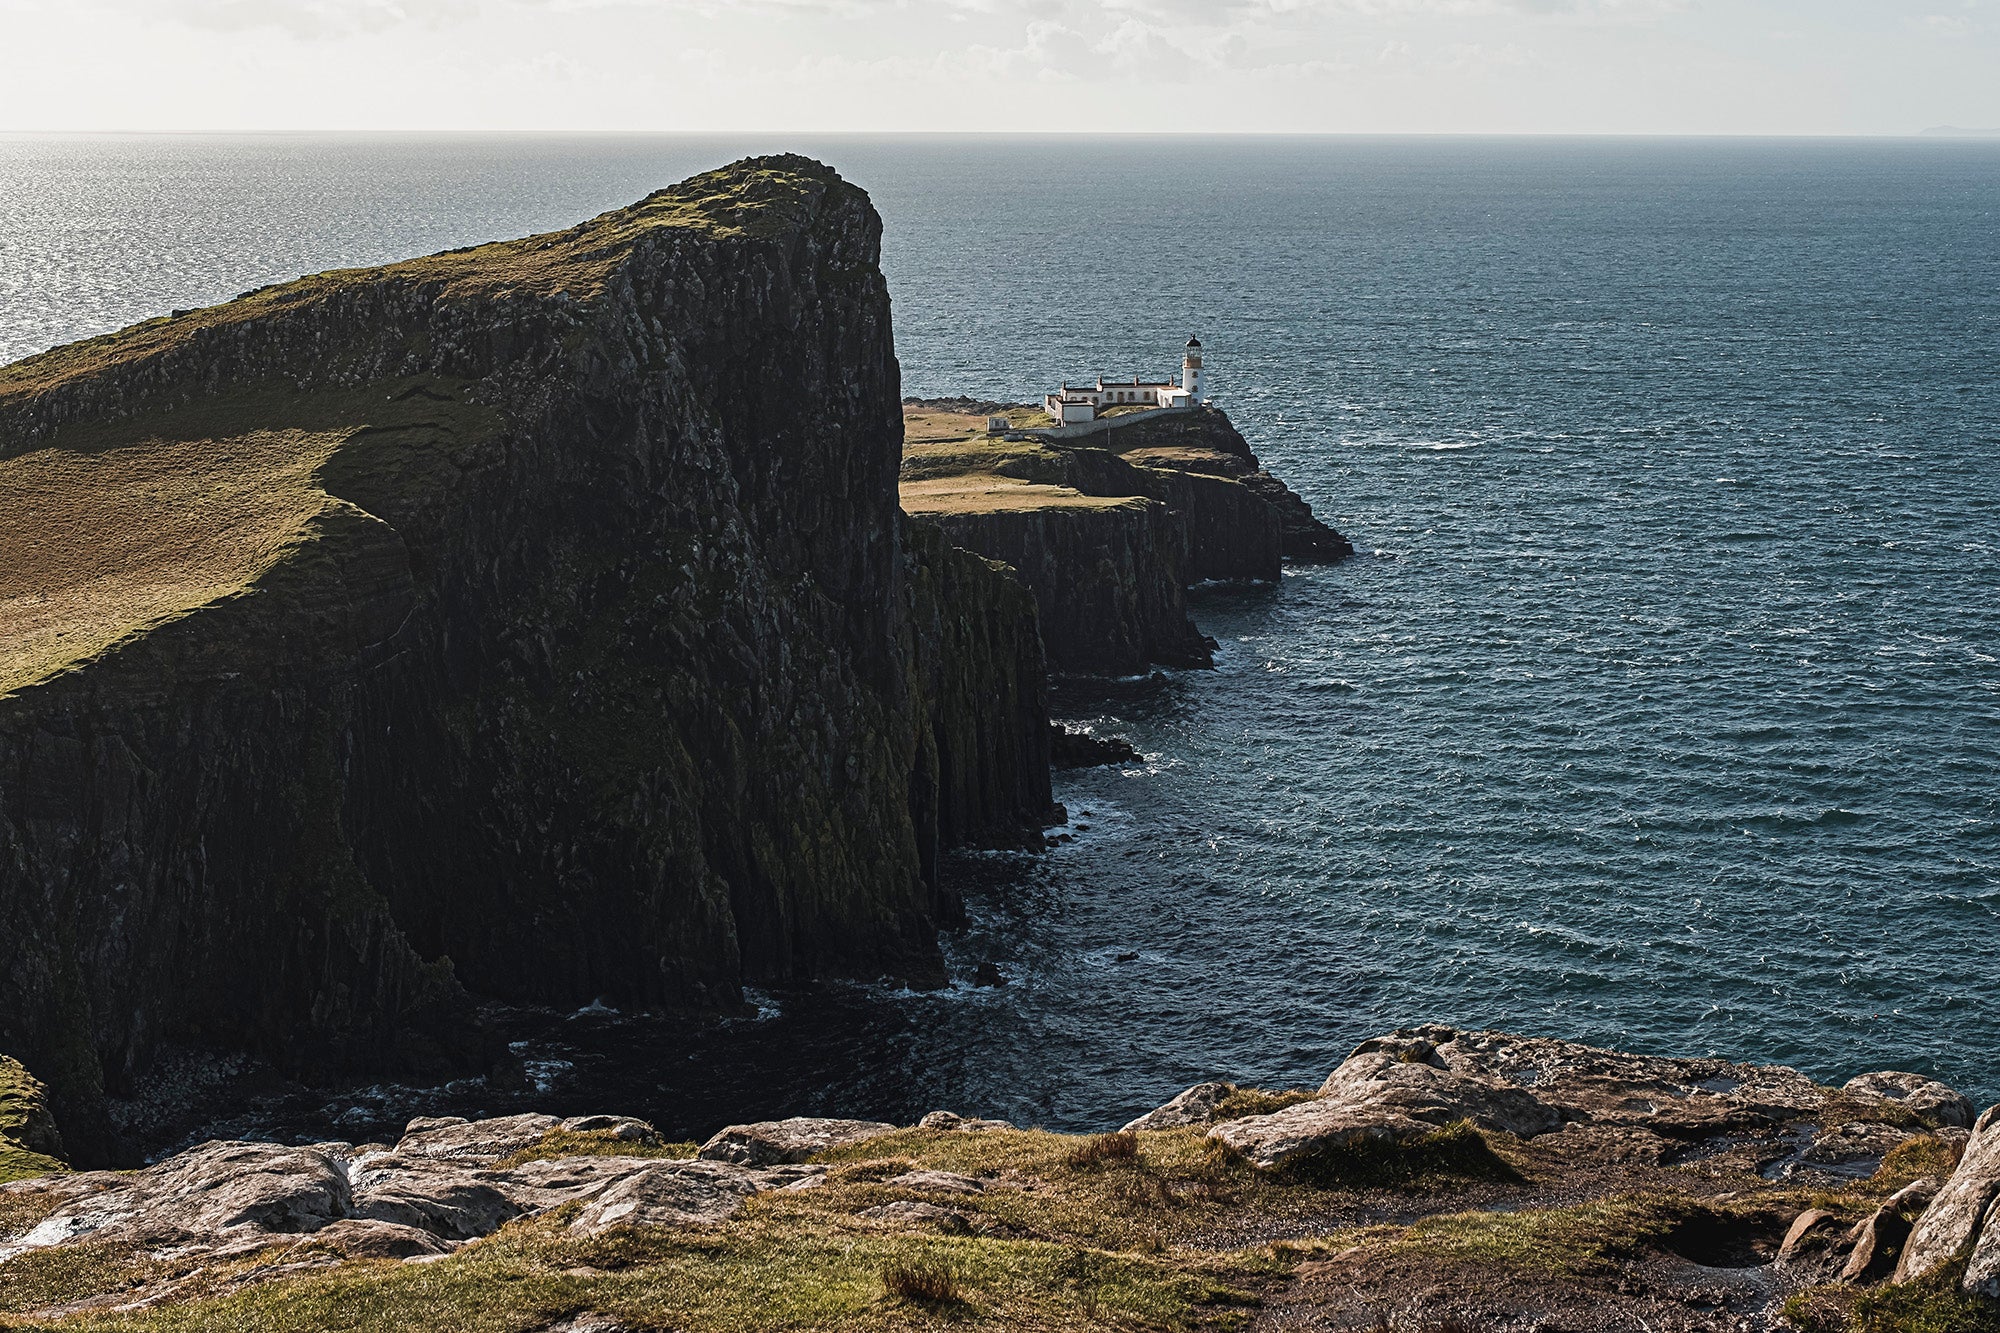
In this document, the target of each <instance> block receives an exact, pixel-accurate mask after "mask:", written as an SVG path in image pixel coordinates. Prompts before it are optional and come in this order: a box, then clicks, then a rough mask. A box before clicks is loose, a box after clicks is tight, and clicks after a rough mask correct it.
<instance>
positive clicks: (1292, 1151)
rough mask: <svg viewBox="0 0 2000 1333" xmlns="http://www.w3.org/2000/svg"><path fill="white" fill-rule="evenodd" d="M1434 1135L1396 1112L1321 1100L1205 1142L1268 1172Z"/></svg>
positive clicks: (1232, 1123) (1223, 1130) (1244, 1123)
mask: <svg viewBox="0 0 2000 1333" xmlns="http://www.w3.org/2000/svg"><path fill="white" fill-rule="evenodd" d="M1437 1130H1438V1126H1436V1125H1433V1124H1428V1123H1426V1122H1424V1121H1421V1120H1412V1119H1411V1118H1410V1117H1409V1116H1406V1115H1402V1114H1399V1113H1397V1112H1394V1111H1386V1110H1381V1109H1378V1108H1375V1107H1370V1106H1355V1105H1352V1104H1349V1103H1346V1102H1342V1101H1337V1100H1334V1099H1331V1098H1320V1099H1315V1100H1313V1101H1309V1102H1300V1103H1298V1104H1297V1105H1295V1106H1287V1107H1285V1108H1284V1109H1283V1110H1281V1111H1273V1112H1271V1113H1270V1114H1269V1115H1253V1116H1244V1117H1243V1118H1241V1119H1238V1120H1226V1121H1224V1122H1223V1123H1221V1124H1219V1125H1217V1126H1216V1127H1215V1128H1214V1129H1211V1130H1210V1131H1209V1132H1208V1137H1209V1138H1211V1139H1213V1140H1214V1141H1215V1142H1217V1143H1219V1144H1221V1145H1222V1146H1223V1147H1225V1148H1228V1149H1230V1150H1231V1151H1232V1152H1236V1153H1240V1154H1242V1156H1243V1157H1244V1158H1245V1159H1246V1160H1248V1161H1249V1162H1251V1163H1252V1164H1254V1165H1256V1166H1260V1167H1263V1168H1264V1169H1265V1170H1267V1171H1271V1170H1276V1169H1278V1168H1280V1167H1283V1166H1286V1165H1289V1164H1290V1163H1292V1162H1293V1161H1295V1160H1300V1159H1304V1158H1309V1157H1313V1156H1317V1155H1318V1154H1321V1153H1324V1152H1328V1151H1331V1150H1333V1149H1336V1148H1349V1147H1353V1146H1355V1145H1356V1144H1361V1143H1369V1142H1380V1143H1401V1142H1405V1141H1407V1140H1409V1139H1414V1138H1419V1137H1421V1136H1423V1135H1425V1134H1434V1133H1436V1132H1437Z"/></svg>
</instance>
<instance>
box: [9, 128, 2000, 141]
mask: <svg viewBox="0 0 2000 1333" xmlns="http://www.w3.org/2000/svg"><path fill="white" fill-rule="evenodd" d="M92 135H99V136H117V137H121V138H154V139H174V138H205V137H216V136H221V135H244V136H252V135H254V136H264V137H271V138H283V137H305V136H310V135H357V136H361V135H371V136H381V137H385V138H386V137H394V136H411V135H454V136H470V135H507V136H518V137H523V138H526V137H537V136H540V137H549V136H557V135H567V136H584V135H588V136H596V137H603V138H638V137H654V138H660V137H683V138H696V137H717V136H733V137H750V136H762V137H770V138H779V137H800V138H822V139H825V138H875V139H1728V140H1740V139H1812V140H1821V139H1926V140H1939V139H1945V140H1949V139H1959V140H1968V139H1969V140H1980V139H2000V127H1996V128H1990V129H1988V128H1970V127H1963V126H1957V125H1934V126H1928V127H1926V128H1924V129H1921V130H1792V131H1779V130H1115V129H1090V130H879V129H874V130H871V129H841V130H829V129H602V128H598V129H570V128H555V129H522V128H518V127H517V128H479V129H471V128H465V127H432V126H415V127H399V128H396V129H381V128H366V129H363V128H352V127H341V126H314V127H309V128H296V129H245V128H242V127H212V128H201V129H170V130H160V129H127V128H105V127H93V128H84V129H47V128H39V129H11V128H6V127H0V138H26V137H32V136H49V137H56V136H61V137H75V138H82V137H88V136H92Z"/></svg>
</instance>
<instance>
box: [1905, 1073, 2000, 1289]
mask: <svg viewBox="0 0 2000 1333" xmlns="http://www.w3.org/2000/svg"><path fill="white" fill-rule="evenodd" d="M1995 1199H2000V1106H1995V1107H1993V1108H1991V1109H1990V1110H1988V1111H1987V1112H1986V1114H1985V1115H1982V1116H1981V1117H1979V1122H1978V1123H1977V1124H1976V1125H1974V1126H1973V1129H1972V1137H1971V1138H1970V1139H1968V1140H1967V1141H1966V1145H1965V1156H1964V1157H1962V1158H1960V1159H1959V1163H1958V1167H1957V1169H1956V1170H1954V1171H1953V1172H1952V1173H1951V1177H1950V1179H1948V1180H1946V1181H1945V1183H1944V1186H1943V1188H1941V1189H1940V1190H1938V1193H1937V1197H1936V1198H1935V1199H1933V1200H1931V1204H1930V1206H1929V1207H1928V1208H1926V1209H1925V1210H1924V1215H1923V1216H1922V1217H1921V1218H1919V1219H1918V1221H1917V1225H1916V1227H1915V1229H1914V1230H1913V1231H1912V1232H1911V1233H1910V1238H1909V1241H1908V1243H1906V1244H1905V1245H1904V1247H1903V1257H1902V1259H1901V1260H1900V1261H1899V1262H1898V1263H1897V1265H1896V1280H1897V1281H1899V1282H1907V1281H1909V1280H1910V1279H1912V1278H1919V1277H1923V1276H1924V1275H1926V1274H1928V1273H1931V1272H1934V1271H1936V1270H1937V1269H1939V1268H1942V1267H1943V1266H1944V1265H1945V1264H1947V1263H1949V1262H1951V1260H1953V1259H1954V1258H1956V1257H1957V1256H1959V1255H1961V1254H1970V1255H1971V1262H1970V1264H1969V1266H1968V1267H1967V1270H1966V1275H1965V1284H1966V1286H1967V1288H1968V1289H1971V1290H1975V1291H1979V1292H1982V1293H1984V1294H1986V1295H1989V1296H2000V1227H1995V1226H1991V1225H1988V1217H1989V1214H1990V1213H1991V1212H1992V1210H1993V1205H1994V1200H1995Z"/></svg>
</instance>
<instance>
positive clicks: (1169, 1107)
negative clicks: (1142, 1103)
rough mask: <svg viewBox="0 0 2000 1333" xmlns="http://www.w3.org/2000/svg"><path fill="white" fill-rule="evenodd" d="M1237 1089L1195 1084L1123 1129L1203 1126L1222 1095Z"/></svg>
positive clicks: (1224, 1085) (1212, 1084) (1135, 1130)
mask: <svg viewBox="0 0 2000 1333" xmlns="http://www.w3.org/2000/svg"><path fill="white" fill-rule="evenodd" d="M1234 1091H1236V1085H1235V1084H1233V1083H1197V1084H1195V1085H1194V1086H1193V1087H1191V1088H1189V1089H1188V1090H1187V1091H1185V1092H1183V1093H1180V1094H1179V1095H1178V1096H1176V1097H1174V1098H1173V1100H1171V1101H1169V1102H1167V1103H1165V1104H1164V1105H1161V1106H1156V1107H1154V1108H1153V1109H1152V1110H1150V1111H1148V1112H1146V1114H1144V1115H1142V1116H1140V1117H1139V1118H1138V1119H1136V1120H1132V1121H1129V1122H1127V1123H1126V1125H1125V1132H1126V1133H1128V1134H1130V1133H1136V1132H1137V1131H1139V1130H1142V1129H1178V1128H1180V1127H1181V1126H1183V1125H1205V1124H1207V1123H1208V1121H1209V1119H1210V1117H1212V1116H1213V1115H1214V1114H1215V1108H1216V1106H1217V1105H1218V1104H1220V1103H1221V1101H1222V1099H1223V1098H1224V1097H1227V1096H1228V1095H1229V1094H1230V1093H1232V1092H1234Z"/></svg>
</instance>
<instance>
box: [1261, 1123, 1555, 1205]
mask: <svg viewBox="0 0 2000 1333" xmlns="http://www.w3.org/2000/svg"><path fill="white" fill-rule="evenodd" d="M1277 1174H1278V1175H1279V1176H1280V1177H1281V1178H1283V1179H1285V1180H1288V1181H1294V1182H1299V1183H1304V1184H1312V1185H1318V1186H1320V1187H1322V1188H1327V1189H1402V1190H1413V1189H1424V1188H1428V1187H1429V1186H1431V1185H1433V1184H1435V1183H1437V1182H1438V1181H1440V1180H1444V1179H1451V1178H1456V1179H1460V1180H1501V1181H1510V1182H1512V1181H1519V1180H1520V1179H1521V1176H1520V1173H1519V1172H1517V1171H1516V1170H1515V1169H1514V1168H1513V1167H1512V1166H1511V1165H1509V1164H1508V1163H1507V1161H1506V1160H1505V1159H1503V1158H1502V1157H1501V1156H1500V1155H1499V1154H1498V1153H1496V1152H1494V1151H1493V1149H1492V1148H1491V1147H1489V1146H1488V1145H1487V1142H1486V1138H1485V1136H1484V1135H1482V1134H1481V1133H1480V1132H1479V1131H1478V1130H1477V1129H1475V1128H1473V1126H1472V1125H1471V1123H1469V1122H1467V1121H1463V1120H1461V1121H1459V1122H1458V1123H1457V1124H1455V1125H1452V1126H1451V1127H1449V1128H1447V1129H1441V1130H1439V1131H1438V1132H1437V1133H1435V1134H1426V1135H1423V1136H1422V1137H1421V1138H1416V1139H1410V1140H1406V1141H1404V1142H1401V1143H1389V1142H1384V1141H1382V1140H1377V1139H1364V1140H1362V1141H1361V1142H1359V1143H1354V1144H1347V1145H1344V1146H1341V1147H1337V1148H1330V1149H1327V1150H1326V1151H1323V1152H1318V1153H1313V1154H1310V1155H1306V1156H1300V1157H1295V1158H1293V1159H1292V1160H1291V1161H1289V1162H1287V1163H1285V1165H1284V1166H1283V1167H1282V1168H1280V1169H1279V1171H1278V1173H1277Z"/></svg>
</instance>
